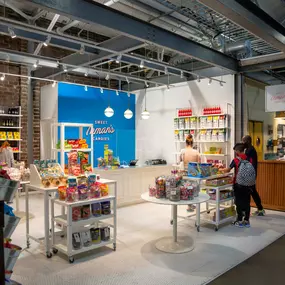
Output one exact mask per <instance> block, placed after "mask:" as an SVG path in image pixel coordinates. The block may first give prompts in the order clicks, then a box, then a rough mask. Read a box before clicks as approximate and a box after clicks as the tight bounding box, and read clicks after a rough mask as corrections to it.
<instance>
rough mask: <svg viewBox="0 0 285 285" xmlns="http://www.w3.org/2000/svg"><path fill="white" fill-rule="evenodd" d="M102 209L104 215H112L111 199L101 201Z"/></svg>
mask: <svg viewBox="0 0 285 285" xmlns="http://www.w3.org/2000/svg"><path fill="white" fill-rule="evenodd" d="M101 211H102V215H110V214H111V203H110V201H106V202H102V203H101Z"/></svg>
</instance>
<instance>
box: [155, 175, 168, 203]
mask: <svg viewBox="0 0 285 285" xmlns="http://www.w3.org/2000/svg"><path fill="white" fill-rule="evenodd" d="M155 185H156V198H157V199H162V198H165V197H166V191H165V178H164V177H157V178H156V180H155Z"/></svg>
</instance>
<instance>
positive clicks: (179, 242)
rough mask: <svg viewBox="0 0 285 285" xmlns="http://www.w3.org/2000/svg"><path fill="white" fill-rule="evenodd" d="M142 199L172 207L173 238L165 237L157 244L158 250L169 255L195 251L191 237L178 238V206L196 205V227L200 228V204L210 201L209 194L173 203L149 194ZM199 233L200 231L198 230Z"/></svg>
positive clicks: (146, 193) (142, 196)
mask: <svg viewBox="0 0 285 285" xmlns="http://www.w3.org/2000/svg"><path fill="white" fill-rule="evenodd" d="M141 198H142V199H143V200H145V201H147V202H150V203H154V204H161V205H169V206H172V213H173V236H172V237H164V238H162V239H160V240H159V241H158V242H157V243H156V245H155V246H156V248H157V249H158V250H160V251H163V252H167V253H185V252H189V251H191V250H193V249H194V240H193V239H192V238H191V237H190V236H180V237H178V236H177V206H181V205H192V204H195V205H196V226H197V229H199V228H200V204H201V203H205V202H207V201H208V200H210V196H209V195H208V194H204V193H200V194H199V196H198V197H195V198H194V199H193V200H187V201H184V200H183V201H182V200H181V201H179V202H172V201H170V200H168V199H157V198H155V197H150V196H149V193H148V192H145V193H143V194H142V195H141ZM198 231H199V230H198Z"/></svg>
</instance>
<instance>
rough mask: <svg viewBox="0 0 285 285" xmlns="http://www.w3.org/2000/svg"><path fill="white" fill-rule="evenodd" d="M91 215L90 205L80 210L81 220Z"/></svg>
mask: <svg viewBox="0 0 285 285" xmlns="http://www.w3.org/2000/svg"><path fill="white" fill-rule="evenodd" d="M90 215H91V210H90V205H84V206H82V208H81V218H82V219H89V218H90Z"/></svg>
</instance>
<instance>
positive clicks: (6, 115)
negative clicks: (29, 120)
mask: <svg viewBox="0 0 285 285" xmlns="http://www.w3.org/2000/svg"><path fill="white" fill-rule="evenodd" d="M0 117H12V118H13V117H14V118H20V117H23V115H12V114H0Z"/></svg>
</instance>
